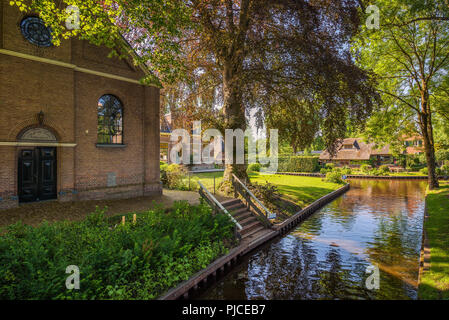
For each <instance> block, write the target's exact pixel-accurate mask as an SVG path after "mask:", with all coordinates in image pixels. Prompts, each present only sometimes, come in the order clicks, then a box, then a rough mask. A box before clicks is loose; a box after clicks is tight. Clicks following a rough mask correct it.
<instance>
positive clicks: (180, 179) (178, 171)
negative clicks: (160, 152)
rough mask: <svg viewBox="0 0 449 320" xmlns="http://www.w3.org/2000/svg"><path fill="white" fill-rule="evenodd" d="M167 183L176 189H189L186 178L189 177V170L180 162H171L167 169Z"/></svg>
mask: <svg viewBox="0 0 449 320" xmlns="http://www.w3.org/2000/svg"><path fill="white" fill-rule="evenodd" d="M165 172H166V176H167V183H166V187H167V188H169V189H176V190H187V189H188V185H186V183H185V180H186V177H187V174H188V173H187V170H186V169H185V168H184V167H182V166H180V165H179V164H170V165H169V166H168V167H167V168H166V170H165Z"/></svg>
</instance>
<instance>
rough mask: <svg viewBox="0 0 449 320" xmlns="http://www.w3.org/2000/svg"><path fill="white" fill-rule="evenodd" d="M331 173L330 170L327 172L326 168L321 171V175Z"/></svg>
mask: <svg viewBox="0 0 449 320" xmlns="http://www.w3.org/2000/svg"><path fill="white" fill-rule="evenodd" d="M328 172H329V170H327V169H326V168H321V169H320V173H321V174H326V173H328Z"/></svg>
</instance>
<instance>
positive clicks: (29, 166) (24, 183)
mask: <svg viewBox="0 0 449 320" xmlns="http://www.w3.org/2000/svg"><path fill="white" fill-rule="evenodd" d="M37 188H38V186H37V168H36V154H35V150H34V149H29V150H21V151H20V154H19V200H20V201H21V202H30V201H36V199H37Z"/></svg>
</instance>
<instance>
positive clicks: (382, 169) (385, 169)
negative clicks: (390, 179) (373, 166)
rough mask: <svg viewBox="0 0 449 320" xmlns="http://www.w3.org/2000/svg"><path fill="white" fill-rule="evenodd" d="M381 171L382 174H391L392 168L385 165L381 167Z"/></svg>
mask: <svg viewBox="0 0 449 320" xmlns="http://www.w3.org/2000/svg"><path fill="white" fill-rule="evenodd" d="M379 171H380V172H382V173H390V168H389V167H388V166H387V165H383V166H380V167H379Z"/></svg>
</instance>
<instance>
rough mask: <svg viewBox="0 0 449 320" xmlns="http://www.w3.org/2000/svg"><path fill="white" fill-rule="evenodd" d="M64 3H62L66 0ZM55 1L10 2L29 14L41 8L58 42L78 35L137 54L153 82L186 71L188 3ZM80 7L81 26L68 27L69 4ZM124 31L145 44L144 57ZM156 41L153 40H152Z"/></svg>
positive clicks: (167, 0) (115, 50)
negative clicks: (183, 40)
mask: <svg viewBox="0 0 449 320" xmlns="http://www.w3.org/2000/svg"><path fill="white" fill-rule="evenodd" d="M61 2H62V3H61ZM61 2H58V4H59V5H55V1H53V0H32V1H24V0H19V1H17V0H16V1H10V2H9V3H10V5H12V6H17V7H18V8H19V10H20V11H23V12H31V11H32V12H38V13H39V15H40V17H41V18H42V19H43V20H44V22H45V23H46V25H48V26H50V27H51V29H52V41H53V44H54V45H56V46H59V45H60V44H61V41H62V40H64V39H69V38H73V37H77V38H79V39H82V40H88V41H89V42H91V43H93V44H95V45H104V46H106V47H108V48H110V49H111V50H112V52H111V55H120V56H125V55H127V56H132V57H133V59H134V63H135V64H138V63H141V64H143V65H147V66H148V67H149V69H150V70H151V72H150V73H148V75H146V77H145V79H143V80H144V81H145V82H147V83H152V84H155V85H157V86H161V84H162V82H164V83H172V82H174V81H175V80H176V79H177V78H179V77H181V76H182V75H183V74H184V73H185V66H184V65H183V63H182V62H181V59H180V53H181V52H180V49H181V45H180V43H179V41H178V39H179V37H180V36H182V34H183V32H182V30H183V28H186V27H189V26H190V25H191V19H190V18H191V16H190V10H189V8H188V7H187V6H186V4H185V2H184V1H176V0H164V1H159V0H149V1H140V2H138V3H136V2H134V1H125V0H115V1H112V0H105V1H94V0H64V1H61ZM69 5H72V6H76V7H78V9H79V14H80V19H79V28H73V29H71V30H70V29H68V28H66V25H65V23H61V22H65V21H66V20H67V19H68V18H69V16H70V12H66V11H65V9H66V7H67V6H69ZM122 35H125V37H126V36H127V37H128V39H127V40H128V41H129V42H132V43H133V44H134V45H135V46H136V47H139V49H141V50H139V55H138V56H137V55H136V54H134V52H133V48H130V47H129V46H128V45H127V43H126V42H125V41H123V38H122ZM149 39H151V40H149Z"/></svg>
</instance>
